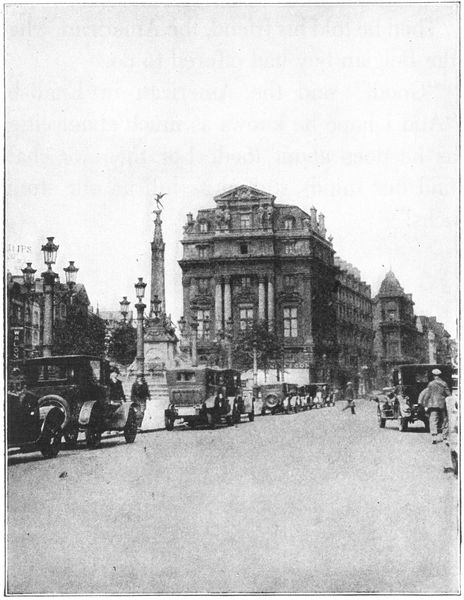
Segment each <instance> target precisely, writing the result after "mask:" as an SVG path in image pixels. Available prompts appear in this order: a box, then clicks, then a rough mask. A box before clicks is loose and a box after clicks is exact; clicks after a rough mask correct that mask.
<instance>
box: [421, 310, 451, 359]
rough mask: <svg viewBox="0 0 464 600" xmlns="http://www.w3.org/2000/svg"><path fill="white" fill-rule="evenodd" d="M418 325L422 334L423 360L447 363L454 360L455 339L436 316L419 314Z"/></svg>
mask: <svg viewBox="0 0 464 600" xmlns="http://www.w3.org/2000/svg"><path fill="white" fill-rule="evenodd" d="M416 327H417V330H418V332H419V333H420V334H421V338H422V339H421V362H424V363H432V364H445V363H451V362H453V340H451V336H450V334H449V333H448V332H447V331H446V329H445V326H444V325H443V323H440V322H439V321H438V320H437V318H436V317H426V316H423V315H421V316H418V317H417V318H416Z"/></svg>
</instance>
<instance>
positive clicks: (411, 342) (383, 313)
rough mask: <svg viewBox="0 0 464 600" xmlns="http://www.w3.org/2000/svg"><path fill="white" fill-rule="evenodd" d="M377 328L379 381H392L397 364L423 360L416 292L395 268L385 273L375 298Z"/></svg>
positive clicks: (375, 352)
mask: <svg viewBox="0 0 464 600" xmlns="http://www.w3.org/2000/svg"><path fill="white" fill-rule="evenodd" d="M374 331H375V337H374V354H375V359H376V371H377V383H378V385H383V384H388V383H389V382H390V373H391V370H392V367H393V365H396V364H406V363H420V362H423V360H422V359H423V342H422V333H421V332H420V331H418V330H417V327H416V317H415V315H414V302H413V299H412V295H411V294H406V293H405V292H404V290H403V288H402V287H401V285H400V283H399V281H398V279H397V278H396V276H395V274H394V273H393V271H389V272H388V273H387V274H386V275H385V278H384V280H383V281H382V283H381V285H380V289H379V293H378V294H377V296H376V297H375V298H374Z"/></svg>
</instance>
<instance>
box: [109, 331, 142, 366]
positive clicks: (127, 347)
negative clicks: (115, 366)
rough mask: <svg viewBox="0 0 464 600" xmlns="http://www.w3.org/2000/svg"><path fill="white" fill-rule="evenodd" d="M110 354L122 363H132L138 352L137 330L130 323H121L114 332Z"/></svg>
mask: <svg viewBox="0 0 464 600" xmlns="http://www.w3.org/2000/svg"><path fill="white" fill-rule="evenodd" d="M108 354H109V355H110V356H111V358H112V359H113V360H114V361H116V362H117V363H119V364H121V365H130V364H131V363H133V362H134V359H135V357H136V354H137V331H136V330H135V329H134V327H131V326H130V325H126V324H123V325H119V326H118V327H117V328H116V329H115V330H114V331H113V333H112V336H111V339H110V342H109V345H108Z"/></svg>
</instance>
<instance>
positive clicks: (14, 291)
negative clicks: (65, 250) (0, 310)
mask: <svg viewBox="0 0 464 600" xmlns="http://www.w3.org/2000/svg"><path fill="white" fill-rule="evenodd" d="M6 287H7V318H8V342H7V343H8V346H7V356H8V359H9V360H10V359H13V360H17V359H22V358H28V357H33V356H41V355H42V345H43V308H44V293H43V280H42V279H41V278H37V279H36V280H35V282H34V286H33V287H32V289H28V288H27V286H26V285H25V283H24V277H23V275H12V274H11V273H7V286H6ZM71 303H72V306H73V307H74V308H75V309H76V310H77V312H78V313H80V314H82V315H85V316H87V315H88V310H89V304H90V302H89V298H88V296H87V292H86V289H85V287H84V285H83V284H82V283H76V284H75V286H74V288H73V291H72V295H71V294H70V292H69V289H68V287H67V285H66V284H64V283H61V282H60V281H59V279H57V280H56V282H55V287H54V311H53V320H54V323H55V324H56V323H57V322H59V321H64V320H65V319H66V316H67V314H68V310H69V306H70V305H71Z"/></svg>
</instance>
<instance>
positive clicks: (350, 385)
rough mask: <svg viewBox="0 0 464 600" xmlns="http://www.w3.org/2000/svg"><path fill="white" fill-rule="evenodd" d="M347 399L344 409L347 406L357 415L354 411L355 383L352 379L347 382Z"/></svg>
mask: <svg viewBox="0 0 464 600" xmlns="http://www.w3.org/2000/svg"><path fill="white" fill-rule="evenodd" d="M345 400H346V406H345V407H344V408H343V410H346V409H347V408H351V414H352V415H355V414H356V413H355V411H354V407H355V406H356V405H355V403H354V389H353V383H352V382H351V381H348V383H347V384H346V390H345Z"/></svg>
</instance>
